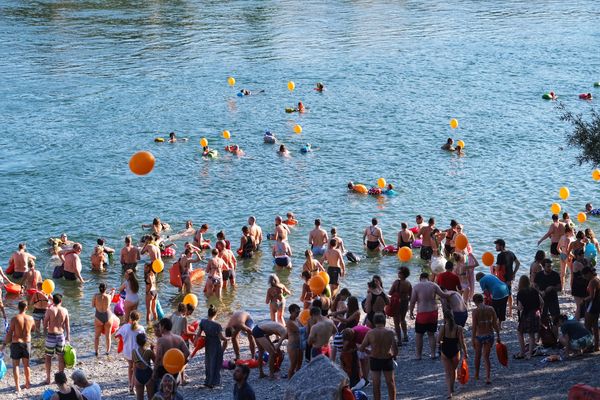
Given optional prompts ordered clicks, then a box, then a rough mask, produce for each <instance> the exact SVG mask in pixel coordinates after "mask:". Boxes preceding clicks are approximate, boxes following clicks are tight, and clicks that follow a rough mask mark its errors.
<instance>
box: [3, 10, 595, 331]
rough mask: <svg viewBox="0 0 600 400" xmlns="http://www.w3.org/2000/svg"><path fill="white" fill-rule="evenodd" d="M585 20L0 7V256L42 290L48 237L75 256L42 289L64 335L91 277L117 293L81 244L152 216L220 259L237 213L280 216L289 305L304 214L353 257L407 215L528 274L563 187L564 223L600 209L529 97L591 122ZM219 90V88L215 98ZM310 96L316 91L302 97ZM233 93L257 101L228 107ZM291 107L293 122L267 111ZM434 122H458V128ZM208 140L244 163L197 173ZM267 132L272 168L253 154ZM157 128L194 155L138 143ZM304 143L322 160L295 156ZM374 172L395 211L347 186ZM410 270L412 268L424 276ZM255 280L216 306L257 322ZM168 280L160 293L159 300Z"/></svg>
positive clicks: (259, 290)
mask: <svg viewBox="0 0 600 400" xmlns="http://www.w3.org/2000/svg"><path fill="white" fill-rule="evenodd" d="M599 17H600V11H599V10H598V7H597V3H596V2H592V1H579V2H575V3H573V2H563V1H536V2H521V1H493V2H492V1H485V2H471V1H458V0H455V1H450V2H435V1H434V2H425V3H424V2H415V1H399V2H392V3H390V2H383V1H331V2H319V1H305V2H303V3H302V4H301V5H300V4H299V3H297V2H291V1H231V2H217V1H205V2H202V1H124V0H123V1H116V0H115V1H104V0H102V1H99V0H98V1H93V0H88V1H77V2H72V1H17V0H5V1H3V2H2V4H0V27H1V28H0V30H1V32H2V41H0V58H1V59H2V61H1V62H0V74H1V76H2V78H3V79H2V84H1V85H0V126H1V127H2V128H1V134H0V159H1V160H2V162H1V163H0V179H1V182H2V184H1V185H0V202H1V203H2V211H1V217H0V221H1V222H0V228H1V230H2V232H3V236H2V240H1V241H0V243H1V249H0V260H2V264H3V265H5V263H6V261H7V260H8V258H9V256H10V253H11V252H12V251H13V250H14V249H15V248H16V246H17V243H18V242H20V241H27V243H28V247H29V250H30V251H32V252H33V253H34V254H36V255H38V260H39V261H38V265H39V268H40V269H42V271H43V274H44V276H48V275H49V274H50V273H51V267H50V266H49V264H48V260H49V257H48V255H47V254H48V253H47V245H46V240H47V238H48V237H49V236H58V235H59V234H60V233H61V232H63V231H64V232H67V233H68V234H69V236H70V238H71V239H73V240H77V241H80V242H82V243H83V245H84V254H83V257H82V259H83V262H84V277H85V278H86V279H90V280H91V282H90V283H88V284H86V285H85V286H84V288H83V290H82V289H80V287H79V286H77V285H72V284H70V283H67V282H64V281H61V282H57V284H58V285H57V286H58V290H60V291H63V292H65V293H67V294H68V296H69V298H68V300H66V303H67V305H68V307H70V308H71V310H72V312H74V313H76V314H78V315H79V317H78V318H76V321H79V322H83V321H89V319H90V318H91V317H92V312H91V310H90V308H89V303H90V297H91V294H92V293H94V292H95V290H96V287H97V286H96V285H97V283H98V282H99V281H103V280H104V281H108V282H109V284H110V285H118V284H119V282H120V279H121V273H120V272H121V270H120V266H112V267H110V268H109V271H108V272H106V273H104V274H92V273H91V272H90V265H89V255H90V252H91V249H92V246H93V244H94V242H95V239H96V238H97V237H99V236H102V237H105V238H106V239H107V241H108V244H109V245H110V246H112V247H116V248H120V247H121V242H122V238H123V236H124V235H126V234H132V235H133V236H134V237H136V238H137V237H140V236H141V235H142V233H143V232H142V230H141V229H140V225H141V224H142V223H149V222H150V221H151V220H152V218H153V217H154V216H160V217H161V218H162V219H163V220H164V221H166V222H169V223H171V224H172V225H173V226H174V229H175V230H180V229H183V224H184V221H185V220H186V219H192V220H193V221H194V222H195V224H196V225H200V224H201V223H208V224H210V225H211V233H214V232H216V231H218V230H220V229H224V230H225V231H226V233H227V234H228V238H230V239H231V240H232V242H233V243H234V244H236V245H237V243H238V240H239V232H240V228H241V226H242V225H243V224H245V222H246V218H247V217H248V215H251V214H254V215H256V216H257V218H258V221H259V224H261V225H262V226H263V228H264V230H265V232H269V231H272V230H273V217H274V216H275V215H277V214H285V213H286V212H287V211H293V212H294V213H295V214H296V215H297V217H298V218H299V220H300V221H301V225H300V226H299V227H298V228H297V229H295V231H294V233H293V234H292V237H291V245H292V248H293V250H294V252H295V255H294V270H293V271H292V272H291V273H282V274H281V275H280V277H281V278H282V280H283V282H284V283H286V284H288V285H289V286H290V287H291V288H292V290H293V291H294V294H293V296H292V299H297V297H298V295H299V293H300V288H301V285H300V279H299V278H298V275H299V272H298V271H299V268H300V267H301V265H302V258H301V257H300V256H301V255H302V253H303V252H304V249H305V248H306V241H307V235H308V231H309V230H310V229H311V227H312V220H314V218H317V217H320V218H321V219H322V220H323V225H324V226H325V228H326V229H328V230H329V228H330V227H331V226H333V225H335V226H337V227H338V230H339V232H340V235H341V236H342V237H343V238H344V240H345V242H346V246H347V247H348V248H350V249H351V250H354V251H355V252H357V253H363V251H362V250H361V246H360V243H361V241H360V240H361V236H362V230H363V229H364V228H365V227H366V226H367V225H368V224H369V222H370V219H371V218H372V217H375V216H376V217H378V218H380V220H381V226H382V228H383V230H384V234H385V235H386V237H387V238H388V240H390V239H394V240H395V235H396V232H397V230H398V229H399V226H400V222H402V221H408V222H409V223H412V222H413V221H414V216H415V215H416V214H417V213H421V214H423V215H425V216H431V215H433V216H436V217H437V218H438V221H439V224H438V225H440V226H441V227H445V226H447V224H448V222H449V220H450V219H451V218H456V219H458V220H459V221H460V222H462V223H464V224H465V226H466V231H467V233H468V234H469V237H470V239H471V242H472V244H473V245H474V248H475V252H476V254H477V255H480V254H481V253H482V252H483V251H486V250H493V245H492V242H493V240H494V239H495V238H497V237H504V238H506V239H507V242H508V244H509V247H510V248H512V249H513V250H514V251H515V252H516V253H517V255H518V256H519V258H521V260H522V261H524V262H526V263H527V264H528V263H529V261H530V259H531V258H532V256H533V254H534V252H535V250H536V241H537V239H538V238H539V237H540V236H541V235H542V234H543V233H544V232H545V229H546V224H547V220H548V218H549V211H548V207H549V205H550V203H552V202H553V201H557V200H558V188H559V187H560V186H568V187H569V188H570V189H571V198H570V199H569V200H568V201H567V202H563V208H564V209H565V210H567V211H569V212H571V213H573V214H576V212H577V211H579V210H580V209H581V208H582V207H583V205H584V204H585V202H587V201H594V200H597V201H596V202H598V203H600V200H599V199H597V196H596V193H595V191H596V184H595V183H594V182H593V181H592V180H591V178H590V168H589V167H577V166H575V165H574V160H573V157H574V155H575V153H574V152H573V151H571V150H568V149H566V150H564V151H563V150H561V147H562V146H564V145H565V143H564V134H565V130H566V128H567V127H566V126H565V125H563V124H561V123H560V122H559V121H558V117H557V115H558V113H557V111H556V110H555V108H554V104H552V103H551V102H546V101H542V100H541V94H542V93H544V92H545V91H550V90H554V91H556V92H557V93H558V94H559V95H560V96H561V98H562V99H563V100H564V102H565V103H566V105H567V107H569V108H570V109H572V110H575V111H578V112H586V111H588V109H589V108H590V105H589V104H588V103H586V102H582V101H579V100H578V99H577V94H578V93H580V92H584V91H585V92H587V91H591V90H594V89H593V88H592V87H591V84H592V82H594V81H598V80H600V69H599V66H600V55H599V54H600V53H598V51H597V49H598V47H599V45H600V25H599V24H598V23H597V21H598V20H599ZM228 76H234V77H235V78H236V79H237V85H236V86H235V88H233V89H232V88H230V87H228V86H227V84H226V78H227V77H228ZM288 80H294V81H295V82H296V90H295V91H294V92H293V93H290V92H289V91H288V90H287V88H286V82H287V81H288ZM317 81H323V82H324V83H325V84H326V86H327V91H326V92H324V93H323V94H318V93H316V92H314V91H313V90H312V88H313V87H314V84H315V82H317ZM241 88H249V89H251V90H259V89H264V90H265V93H264V94H261V95H258V96H251V97H246V98H239V97H237V96H236V95H235V94H236V90H239V89H241ZM594 96H595V97H600V92H599V91H598V89H595V92H594ZM300 100H301V101H303V102H304V104H305V105H306V106H307V107H309V109H310V110H309V112H307V113H306V114H304V115H297V114H286V113H284V108H285V107H290V106H292V105H293V104H295V103H297V102H298V101H300ZM595 101H596V100H594V102H595ZM592 104H593V103H592ZM452 117H455V118H458V119H459V121H460V127H459V129H458V130H456V131H454V132H451V129H450V128H449V126H448V120H449V119H450V118H452ZM296 123H299V124H301V125H302V127H303V128H304V131H303V133H302V134H301V135H295V134H294V133H293V132H292V126H293V125H294V124H296ZM223 129H228V130H230V131H231V133H232V140H233V141H234V142H235V143H238V144H239V145H240V146H241V147H242V148H243V149H244V150H245V151H246V153H247V157H245V158H242V159H236V158H232V157H229V156H223V155H222V156H221V158H219V159H217V160H211V161H206V160H203V159H202V158H201V157H200V154H199V145H198V141H199V140H200V138H202V137H207V138H208V139H209V141H210V144H211V145H212V146H213V147H215V148H219V149H221V148H222V147H223V146H224V145H225V144H226V143H225V140H224V139H222V138H221V137H220V132H221V131H222V130H223ZM267 129H269V130H271V131H273V132H275V133H276V135H277V136H278V138H279V139H280V141H281V142H283V143H285V144H286V145H287V146H289V148H290V149H291V151H292V157H291V158H290V159H282V158H280V157H278V156H277V154H276V151H275V148H274V147H273V146H270V145H265V144H263V143H262V134H263V132H264V131H265V130H267ZM173 130H174V131H176V132H177V133H178V134H179V135H181V136H188V137H189V138H190V142H189V143H180V144H176V145H168V144H155V143H153V139H154V138H155V137H156V136H165V135H166V134H167V133H168V132H169V131H173ZM448 136H453V137H454V138H455V139H462V140H464V141H465V142H466V153H467V156H466V157H464V158H460V159H459V158H457V157H455V156H453V155H448V154H445V153H444V152H441V151H439V150H438V149H439V146H440V145H441V144H442V143H443V142H444V141H445V140H446V138H447V137H448ZM306 142H310V143H312V144H313V146H314V147H318V151H315V152H314V153H313V154H309V155H305V154H300V153H299V149H300V147H301V145H302V144H304V143H306ZM139 150H150V151H152V152H153V153H154V154H155V156H156V158H157V164H156V167H155V169H154V171H153V172H152V174H151V175H149V176H146V177H137V176H134V175H132V174H131V173H129V171H128V168H127V162H128V159H129V157H130V156H131V154H133V153H134V152H136V151H139ZM221 153H223V152H222V151H221ZM380 176H383V177H385V178H386V179H387V180H388V181H389V182H392V183H394V184H395V185H396V187H397V190H398V192H399V195H398V196H396V197H390V198H383V199H375V198H371V197H369V198H365V197H358V196H355V195H351V194H348V193H347V192H346V190H345V184H346V182H347V181H348V180H351V179H353V180H358V181H364V182H370V183H372V184H375V181H376V179H377V178H379V177H380ZM589 225H590V226H592V227H594V228H596V227H598V223H597V222H595V221H593V222H591V223H589ZM209 236H210V235H209ZM213 240H214V238H213ZM179 245H180V248H181V247H182V246H181V245H182V243H179ZM544 248H545V247H544ZM397 266H398V261H397V260H396V258H395V257H377V258H367V259H364V260H363V262H361V263H360V264H358V265H353V266H350V267H349V273H348V277H347V278H346V279H345V280H344V281H343V284H344V285H347V286H349V287H350V289H351V290H352V291H353V292H355V293H356V294H358V295H359V296H364V293H365V288H366V281H367V280H368V278H369V277H370V276H371V275H372V274H375V273H378V274H381V275H383V277H384V283H385V284H386V287H389V284H391V281H392V279H393V277H394V275H395V270H396V268H397ZM411 266H412V271H413V272H414V274H415V275H416V274H417V273H418V272H419V271H420V268H421V265H420V264H419V263H418V262H417V261H416V260H415V262H414V263H413V264H412V265H411ZM272 272H273V268H272V260H271V257H270V255H269V254H266V253H264V254H263V256H262V257H259V258H257V259H255V260H252V261H248V262H241V263H240V265H239V273H238V282H239V287H238V289H237V291H235V292H232V293H231V294H228V295H227V296H225V298H224V300H223V304H222V306H221V308H222V310H223V311H224V312H228V311H231V310H235V309H239V308H245V309H248V310H250V311H251V312H252V313H254V314H256V315H257V316H258V317H261V316H266V315H267V309H266V306H265V304H264V295H265V290H266V282H267V276H268V274H270V273H272ZM165 278H166V277H163V278H162V279H163V283H162V284H161V288H160V289H161V299H162V301H163V304H165V303H167V301H170V302H173V303H174V302H175V301H176V300H175V299H174V297H175V291H174V290H173V288H172V287H170V286H169V285H168V282H167V281H166V279H165ZM195 290H196V292H198V293H199V291H200V288H199V287H197V288H196V289H195ZM200 298H201V300H202V302H203V301H204V299H203V297H202V296H200ZM10 301H11V300H10V299H9V302H10ZM83 323H84V324H88V323H87V322H83Z"/></svg>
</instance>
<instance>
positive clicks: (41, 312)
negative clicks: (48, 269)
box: [0, 281, 52, 332]
mask: <svg viewBox="0 0 600 400" xmlns="http://www.w3.org/2000/svg"><path fill="white" fill-rule="evenodd" d="M51 301H52V297H51V296H49V295H47V294H46V293H44V292H43V291H42V281H38V283H37V290H36V292H35V293H34V294H33V296H31V298H30V299H29V307H30V308H31V307H33V321H34V322H35V331H36V332H39V331H40V324H41V322H42V320H43V319H44V316H45V315H46V310H47V309H48V306H49V305H50V302H51ZM1 304H2V301H1V299H0V305H1ZM4 319H6V317H5V318H4Z"/></svg>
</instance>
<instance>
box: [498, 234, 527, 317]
mask: <svg viewBox="0 0 600 400" xmlns="http://www.w3.org/2000/svg"><path fill="white" fill-rule="evenodd" d="M494 244H495V245H496V251H498V252H499V253H498V256H497V257H496V265H495V266H494V275H496V276H497V277H498V278H500V280H501V281H502V282H504V283H506V286H508V292H509V293H510V295H509V296H508V315H512V306H513V301H512V300H513V299H512V281H513V280H514V279H515V275H516V274H517V271H518V270H519V267H520V266H521V262H520V261H519V260H518V259H517V256H515V253H513V252H512V251H510V250H506V242H505V241H504V239H497V240H496V241H495V242H494Z"/></svg>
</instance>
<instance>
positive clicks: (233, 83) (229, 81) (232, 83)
mask: <svg viewBox="0 0 600 400" xmlns="http://www.w3.org/2000/svg"><path fill="white" fill-rule="evenodd" d="M227 83H228V84H229V86H233V85H235V78H234V77H233V76H230V77H229V78H227Z"/></svg>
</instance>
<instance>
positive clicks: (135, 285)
mask: <svg viewBox="0 0 600 400" xmlns="http://www.w3.org/2000/svg"><path fill="white" fill-rule="evenodd" d="M125 273H126V274H127V281H129V288H130V289H131V291H132V292H133V293H137V292H139V291H140V283H139V282H138V280H137V278H136V277H135V272H134V271H133V270H132V269H128V270H127V271H125Z"/></svg>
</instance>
